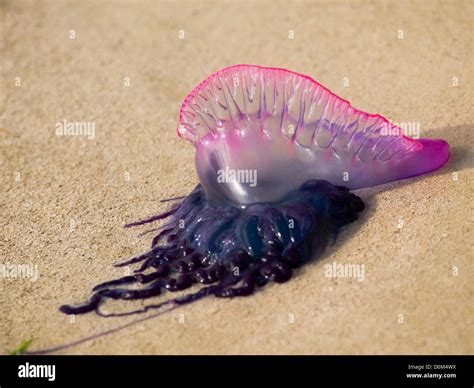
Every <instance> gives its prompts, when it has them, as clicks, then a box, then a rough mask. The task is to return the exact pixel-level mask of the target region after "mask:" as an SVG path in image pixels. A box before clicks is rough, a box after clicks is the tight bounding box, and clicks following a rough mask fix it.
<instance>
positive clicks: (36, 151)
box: [0, 1, 474, 354]
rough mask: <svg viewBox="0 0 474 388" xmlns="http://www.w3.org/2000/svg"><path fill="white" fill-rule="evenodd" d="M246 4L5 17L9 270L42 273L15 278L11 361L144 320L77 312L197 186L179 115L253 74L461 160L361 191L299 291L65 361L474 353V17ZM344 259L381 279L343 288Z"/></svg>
mask: <svg viewBox="0 0 474 388" xmlns="http://www.w3.org/2000/svg"><path fill="white" fill-rule="evenodd" d="M240 3H241V2H237V1H235V2H227V3H224V2H206V3H202V2H199V3H198V2H180V3H172V2H125V1H104V2H92V1H77V2H62V1H50V2H47V1H39V2H30V1H2V2H1V5H0V7H1V12H2V43H1V44H2V47H1V49H2V55H1V62H2V86H1V90H2V92H1V93H2V94H3V96H2V97H3V101H4V102H3V103H2V116H1V118H2V120H1V128H0V131H1V132H0V133H1V138H0V149H1V178H2V185H1V188H0V192H1V199H2V201H1V229H0V233H1V238H0V244H1V257H0V259H1V262H0V264H3V265H6V264H13V265H21V264H28V265H32V266H35V265H36V266H37V267H36V268H37V269H38V275H39V276H38V279H37V280H36V281H33V280H32V279H31V278H1V279H0V306H1V312H0V333H1V335H0V351H1V352H2V353H5V352H8V351H10V350H12V349H13V348H15V347H16V346H17V345H19V344H20V343H21V342H22V341H25V340H28V339H30V338H32V339H33V342H32V345H31V348H30V349H31V350H35V349H39V348H44V347H49V346H53V345H58V344H61V343H64V342H69V341H72V340H75V339H79V338H81V337H84V336H86V335H89V334H93V333H97V332H100V331H103V330H106V329H110V328H113V327H115V326H118V325H120V324H123V323H125V322H129V321H131V320H133V319H134V318H133V317H132V318H100V317H98V316H95V315H93V314H88V315H83V316H76V317H75V319H72V317H69V316H66V315H64V314H61V313H59V312H58V307H59V306H60V305H61V304H64V303H74V302H76V303H77V302H81V301H84V300H85V299H86V298H87V297H88V296H90V290H91V288H92V287H93V286H94V285H96V284H98V283H100V282H103V281H105V280H110V279H112V278H116V277H119V276H122V275H123V272H124V270H123V269H120V268H114V267H113V266H112V263H113V262H115V261H117V260H118V259H120V258H127V257H130V256H132V255H133V254H137V253H140V252H142V251H144V250H145V249H147V248H148V246H149V243H150V238H149V237H143V238H137V234H138V233H139V232H141V231H144V230H146V227H143V228H137V229H123V228H122V226H123V225H124V224H125V223H127V222H130V221H135V220H137V219H141V218H144V217H147V216H150V215H153V214H156V213H158V212H161V211H163V210H165V209H166V207H167V204H166V203H160V202H159V200H160V199H162V198H169V197H173V196H179V195H186V194H187V193H189V192H190V191H191V190H192V188H193V187H194V186H195V185H196V184H197V182H198V181H197V177H196V174H195V172H194V163H193V157H194V151H193V147H192V145H191V144H189V143H187V142H184V141H182V140H180V139H179V138H178V136H177V135H176V132H175V129H176V127H177V122H178V112H179V107H180V105H181V102H182V101H183V99H184V98H185V96H186V95H187V93H189V92H190V91H191V90H192V88H193V87H194V86H195V85H197V84H198V83H199V82H200V81H202V80H203V79H205V78H206V77H207V76H208V75H210V74H211V73H212V72H214V71H216V70H218V69H220V68H222V67H225V66H230V65H233V64H237V63H252V64H259V65H262V66H274V67H284V68H288V69H291V70H293V71H297V72H300V73H303V74H308V75H310V76H312V77H314V78H315V79H316V80H318V81H319V82H320V83H322V84H323V85H325V86H326V87H328V88H329V89H331V90H332V91H334V92H335V93H336V94H338V95H339V96H341V97H343V98H345V99H348V100H349V101H351V103H352V104H353V105H354V106H355V107H357V108H359V109H362V110H364V111H367V112H371V113H379V114H382V115H384V116H386V117H388V118H389V119H390V120H392V121H394V122H396V123H406V124H407V125H412V128H414V129H415V130H416V128H419V129H420V132H421V137H429V138H443V139H446V140H447V141H448V142H449V143H450V145H451V147H452V157H451V160H450V161H449V163H448V164H447V165H446V166H445V167H444V168H443V169H441V170H439V171H437V172H435V173H432V174H429V175H426V176H423V177H418V178H414V179H409V180H405V181H402V182H396V183H392V184H387V185H383V186H379V187H376V188H372V189H364V190H361V191H359V192H358V193H359V195H360V196H361V197H362V198H363V200H364V201H365V203H366V205H367V208H366V210H365V211H364V213H363V215H362V216H361V218H360V220H359V221H357V222H355V223H353V224H351V225H350V226H348V227H347V228H345V229H344V230H343V232H342V233H341V235H340V236H339V239H338V241H337V243H336V244H335V245H333V246H331V247H330V248H329V249H328V251H327V252H326V254H325V255H324V256H323V257H322V258H321V259H320V260H319V261H315V262H312V263H311V264H309V265H307V266H305V267H304V268H302V269H300V270H298V271H297V272H296V276H295V277H294V278H293V279H292V281H290V282H288V283H286V284H282V285H269V286H267V287H265V288H263V289H262V290H261V291H259V292H257V293H256V294H254V295H253V296H251V297H249V298H241V299H234V300H222V299H217V298H208V299H206V300H202V301H201V302H199V303H196V304H192V305H188V306H184V307H182V308H180V309H177V310H174V311H171V312H169V313H168V314H165V315H163V316H161V317H158V318H155V319H151V320H148V321H146V322H143V323H140V324H137V325H134V326H131V327H129V328H127V329H124V330H122V331H119V332H117V333H114V334H111V335H108V336H105V337H101V338H99V339H97V340H95V341H90V342H86V343H84V344H81V345H79V346H76V347H73V348H70V349H67V350H63V351H59V352H57V353H58V354H183V353H184V354H203V353H204V354H209V353H217V354H233V353H238V354H263V353H271V354H286V353H288V354H297V353H301V354H426V353H431V354H466V353H471V354H472V353H473V352H474V329H473V328H474V326H473V325H474V312H473V307H472V306H473V304H472V301H473V297H474V283H473V278H474V269H473V258H474V257H473V256H474V254H473V252H474V249H473V229H472V225H473V220H474V215H473V214H474V213H473V192H474V183H473V182H474V181H473V178H474V157H473V131H474V109H473V102H474V82H473V80H474V65H473V43H472V37H473V24H472V19H473V18H474V3H473V2H472V1H465V2H462V1H445V2H436V1H417V2H402V3H400V4H398V2H383V3H382V2H377V3H374V2H365V1H358V2H353V3H338V4H327V3H323V4H311V3H303V2H280V3H279V2H275V1H272V2H255V3H254V2H245V3H243V4H240ZM72 30H73V31H72ZM181 38H184V39H181ZM291 38H293V39H291ZM128 81H129V84H128ZM64 120H66V122H86V123H87V122H88V123H94V125H95V133H94V136H90V137H93V138H91V139H89V138H87V137H86V136H82V137H81V136H57V135H56V127H57V125H58V124H57V123H58V122H64ZM334 262H335V263H337V264H361V265H362V264H363V265H364V269H365V272H364V279H363V281H360V280H359V279H357V278H328V277H326V276H325V268H326V265H328V264H332V263H334ZM126 306H128V305H126Z"/></svg>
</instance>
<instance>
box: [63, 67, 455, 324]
mask: <svg viewBox="0 0 474 388" xmlns="http://www.w3.org/2000/svg"><path fill="white" fill-rule="evenodd" d="M178 134H179V136H180V137H182V138H184V139H186V140H189V141H190V142H192V143H193V144H194V146H195V147H196V154H195V164H196V172H197V175H198V177H199V181H200V183H199V184H198V185H197V186H196V188H195V189H194V190H193V191H192V192H191V194H189V195H188V196H187V197H185V198H184V199H175V200H174V204H173V205H172V206H171V207H170V209H169V210H168V211H166V212H165V213H163V214H160V215H158V216H154V217H151V218H149V219H147V220H143V221H139V222H136V223H133V224H129V225H128V226H135V225H142V224H146V223H151V222H157V221H160V220H166V221H165V222H164V223H163V224H162V225H160V226H159V227H158V228H157V229H155V230H156V232H157V234H156V236H155V237H154V239H153V241H152V245H151V249H150V250H149V251H148V252H146V253H144V254H141V255H138V256H136V257H134V258H132V259H130V260H128V261H126V262H123V263H120V264H117V266H125V265H132V264H140V266H139V267H138V268H137V269H136V270H135V271H134V274H132V275H129V276H125V277H123V278H120V279H116V280H112V281H108V282H106V283H102V284H100V285H98V286H96V287H95V288H94V290H93V292H94V293H93V295H92V296H91V298H90V299H89V301H88V302H87V303H85V304H82V305H78V306H62V307H61V311H62V312H64V313H68V314H80V313H86V312H89V311H95V312H96V313H97V314H98V315H101V316H119V315H130V314H136V313H143V312H146V311H149V310H151V309H160V308H161V307H163V306H165V305H168V306H170V305H173V306H178V305H183V304H187V303H190V302H193V301H196V300H198V299H200V298H202V297H205V296H208V295H214V296H217V297H227V298H229V297H235V296H245V295H250V294H252V293H253V292H254V291H255V290H256V289H257V288H258V287H262V286H264V285H265V284H268V283H270V282H276V283H281V282H285V281H287V280H289V279H290V278H291V276H292V275H293V273H294V271H295V270H296V269H297V268H298V267H299V266H301V265H302V264H304V263H306V262H308V261H310V260H311V259H315V258H317V257H318V256H319V255H320V254H321V252H323V250H324V249H325V247H326V246H327V245H328V244H329V243H330V242H332V241H334V239H335V238H336V236H337V233H338V231H339V230H340V229H341V228H342V227H343V226H344V225H346V224H348V223H350V222H353V221H355V220H356V219H357V218H358V214H359V213H360V212H361V211H362V210H363V209H364V204H363V202H362V200H361V199H360V198H359V197H357V196H356V195H355V194H353V193H351V192H350V190H351V189H358V188H363V187H369V186H374V185H379V184H382V183H385V182H391V181H396V180H400V179H404V178H408V177H413V176H417V175H421V174H425V173H428V172H430V171H433V170H436V169H438V168H440V167H441V166H443V165H444V164H445V163H446V162H447V160H448V158H449V145H448V144H447V143H446V142H445V141H443V140H431V139H419V140H415V139H411V138H409V137H406V136H404V135H403V133H402V130H401V129H400V128H398V127H396V126H395V125H393V124H391V123H390V122H389V121H388V120H387V119H385V118H384V117H382V116H380V115H374V114H368V113H365V112H361V111H359V110H357V109H355V108H353V107H352V106H351V105H350V103H349V102H348V101H346V100H343V99H341V98H339V97H338V96H336V95H335V94H334V93H332V92H331V91H329V90H328V89H326V88H325V87H323V86H322V85H320V84H319V83H318V82H316V81H315V80H313V79H312V78H310V77H308V76H305V75H302V74H298V73H295V72H292V71H288V70H285V69H278V68H266V67H260V66H254V65H237V66H232V67H228V68H225V69H222V70H220V71H218V72H216V73H214V74H212V75H211V76H210V77H209V78H207V79H206V80H205V81H203V82H202V83H201V84H199V85H198V86H197V87H196V88H195V89H194V90H193V91H192V92H191V93H190V94H189V95H188V96H187V97H186V99H185V101H184V103H183V105H182V107H181V111H180V123H179V126H178ZM192 287H194V288H196V289H194V288H193V290H192V292H191V291H190V292H189V293H187V294H184V295H180V296H178V297H177V298H171V299H166V300H164V301H159V302H158V303H155V304H149V305H146V306H145V307H143V308H140V309H138V310H132V311H128V312H126V313H110V314H105V313H104V312H103V311H101V309H100V306H101V305H102V304H103V303H104V302H105V301H106V300H108V299H121V300H135V299H148V298H152V297H157V296H158V295H161V294H163V293H165V292H167V291H170V292H174V291H182V290H185V289H190V288H192Z"/></svg>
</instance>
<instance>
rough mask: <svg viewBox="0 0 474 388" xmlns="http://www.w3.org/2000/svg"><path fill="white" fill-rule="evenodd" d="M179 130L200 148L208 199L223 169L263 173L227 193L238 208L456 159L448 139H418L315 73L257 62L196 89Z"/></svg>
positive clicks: (372, 181) (359, 184)
mask: <svg viewBox="0 0 474 388" xmlns="http://www.w3.org/2000/svg"><path fill="white" fill-rule="evenodd" d="M178 134H179V136H180V137H181V138H184V139H187V140H189V141H191V142H192V143H193V144H194V145H195V146H196V170H197V173H198V176H199V178H200V180H201V183H202V184H203V186H204V188H205V189H206V192H208V193H209V194H210V196H211V197H212V193H213V192H214V191H216V190H217V189H216V187H215V184H214V183H213V181H214V180H215V179H216V174H217V171H218V170H221V169H222V168H229V169H232V170H250V169H255V170H256V171H258V176H259V178H260V179H261V182H263V183H262V184H261V185H260V186H259V187H254V188H251V189H249V188H245V190H244V188H243V187H240V186H239V185H238V184H235V183H233V184H232V185H229V187H228V188H227V192H228V197H229V198H230V199H232V200H234V201H237V202H239V203H252V202H258V201H274V200H278V199H280V198H281V197H282V196H283V195H285V193H287V192H289V191H291V190H295V189H296V188H298V187H299V186H300V185H301V184H302V183H304V182H305V181H307V180H310V179H324V180H327V181H329V182H331V183H333V184H336V185H344V186H347V187H349V188H351V189H357V188H363V187H369V186H375V185H379V184H382V183H385V182H391V181H395V180H399V179H404V178H408V177H412V176H416V175H420V174H424V173H427V172H430V171H433V170H436V169H438V168H440V167H441V166H443V165H444V164H445V163H446V161H447V160H448V158H449V145H448V144H447V143H446V142H445V141H443V140H428V139H420V140H414V139H411V138H409V137H406V136H404V135H403V131H402V130H401V129H400V128H399V127H397V126H395V125H393V124H392V123H391V122H389V121H388V120H387V119H386V118H385V117H383V116H381V115H378V114H369V113H366V112H363V111H360V110H358V109H356V108H354V107H352V106H351V104H350V103H349V101H347V100H344V99H342V98H340V97H338V96H337V95H336V94H334V93H333V92H331V91H330V90H329V89H327V88H326V87H324V86H322V85H321V84H320V83H318V82H317V81H315V80H314V79H313V78H311V77H308V76H306V75H303V74H299V73H295V72H293V71H289V70H286V69H280V68H274V67H261V66H255V65H236V66H231V67H227V68H224V69H222V70H219V71H217V72H215V73H213V74H212V75H211V76H210V77H208V78H207V79H206V80H204V81H203V82H201V83H200V84H199V85H198V86H197V87H195V88H194V89H193V91H192V92H191V93H190V94H189V95H188V96H187V97H186V99H185V100H184V102H183V104H182V106H181V110H180V125H179V127H178ZM263 155H264V157H262V156H263ZM219 190H220V189H219Z"/></svg>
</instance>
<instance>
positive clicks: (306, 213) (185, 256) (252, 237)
mask: <svg viewBox="0 0 474 388" xmlns="http://www.w3.org/2000/svg"><path fill="white" fill-rule="evenodd" d="M363 208H364V204H363V203H362V201H361V200H360V198H358V197H357V196H355V195H354V194H352V193H350V192H349V190H348V189H347V188H345V187H343V186H334V185H332V184H331V183H329V182H326V181H321V180H312V181H308V182H306V183H304V184H303V185H302V186H301V187H300V188H299V189H298V190H297V191H295V192H291V193H289V194H288V195H287V196H285V197H284V198H283V199H282V200H281V201H279V202H277V203H255V204H251V205H248V206H246V207H239V206H236V205H233V204H228V205H225V206H222V205H221V206H215V205H213V204H212V203H211V202H209V201H208V200H207V198H206V195H205V193H204V191H203V189H202V187H201V185H198V186H196V188H195V189H194V190H193V191H192V192H191V194H190V195H189V196H187V197H186V198H185V199H184V200H183V201H182V202H180V203H179V204H177V205H174V206H173V207H172V208H171V209H170V210H168V211H166V212H164V213H162V214H159V215H157V216H154V217H151V218H149V219H146V220H143V221H138V222H134V223H132V224H129V225H143V224H146V223H151V222H155V221H158V220H162V219H168V221H167V222H165V223H164V224H163V225H161V226H160V227H159V228H157V230H159V232H158V234H157V235H156V236H155V237H154V238H153V242H152V248H151V249H150V250H149V251H148V252H146V253H144V254H142V255H139V256H136V257H133V258H131V259H129V260H127V261H125V262H122V263H118V264H116V265H117V266H125V265H132V264H138V263H140V267H139V268H138V269H136V270H135V271H134V274H133V275H129V276H125V277H122V278H119V279H115V280H111V281H107V282H105V283H102V284H99V285H97V286H96V287H94V289H93V291H94V294H93V295H92V296H91V298H90V299H89V301H88V302H87V303H85V304H83V305H80V306H62V307H61V311H62V312H64V313H67V314H81V313H86V312H89V311H96V312H97V313H98V314H99V315H102V316H116V315H129V314H131V313H143V312H146V311H149V310H150V309H154V308H161V307H163V306H164V305H166V304H170V303H174V304H186V303H189V302H191V301H195V300H197V299H200V298H202V297H204V296H208V295H215V296H217V297H221V298H232V297H236V296H245V295H250V294H252V293H253V292H254V291H255V289H256V287H258V286H263V285H265V284H267V283H268V282H275V283H282V282H285V281H287V280H289V279H290V278H291V276H292V274H293V270H294V269H295V268H297V267H299V266H300V265H302V264H304V263H305V262H306V261H307V260H308V259H309V258H311V257H312V255H313V254H319V253H320V252H322V251H323V250H324V248H325V247H326V246H327V244H328V242H329V241H330V240H331V239H334V238H335V237H336V235H337V233H338V231H339V229H340V228H341V227H342V226H344V225H345V224H347V223H350V222H352V221H354V220H356V219H357V216H358V213H359V212H360V211H362V210H363ZM196 284H202V285H203V288H201V289H200V290H199V291H197V292H195V293H192V294H188V295H185V296H181V297H178V298H174V299H171V300H168V301H165V302H162V303H158V304H153V305H149V306H146V307H145V308H143V309H140V310H134V311H131V312H128V313H120V314H108V315H107V314H104V313H102V312H101V311H100V310H99V307H100V305H101V304H102V303H103V302H104V301H105V300H107V299H115V300H117V299H118V300H138V299H148V298H151V297H156V296H158V295H161V294H162V293H164V292H165V291H169V292H176V291H183V290H186V289H189V288H191V287H192V286H193V285H196ZM130 286H134V288H130ZM141 286H143V287H141ZM137 287H138V288H137Z"/></svg>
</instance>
